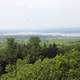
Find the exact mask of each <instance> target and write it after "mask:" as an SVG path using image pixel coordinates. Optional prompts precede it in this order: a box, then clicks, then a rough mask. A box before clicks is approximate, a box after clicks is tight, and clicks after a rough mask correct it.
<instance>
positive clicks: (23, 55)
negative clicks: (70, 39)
mask: <svg viewBox="0 0 80 80" xmlns="http://www.w3.org/2000/svg"><path fill="white" fill-rule="evenodd" d="M40 43H42V42H41V40H40V38H39V37H37V36H35V37H31V38H30V39H29V41H28V43H27V44H26V43H25V44H24V43H23V44H20V43H18V42H17V41H16V40H15V39H14V38H7V41H6V45H5V46H4V47H1V48H0V80H80V46H79V44H80V42H75V43H71V44H70V43H69V44H68V43H65V44H64V45H57V44H55V43H51V44H47V43H44V44H43V45H41V44H40Z"/></svg>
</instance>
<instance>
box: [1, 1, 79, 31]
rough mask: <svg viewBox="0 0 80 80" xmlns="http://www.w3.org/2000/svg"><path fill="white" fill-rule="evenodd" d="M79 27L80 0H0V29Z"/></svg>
mask: <svg viewBox="0 0 80 80" xmlns="http://www.w3.org/2000/svg"><path fill="white" fill-rule="evenodd" d="M66 28H67V29H69V28H75V29H77V30H79V29H80V0H0V30H27V31H36V30H37V31H38V30H54V29H55V30H56V29H57V30H59V29H66Z"/></svg>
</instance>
